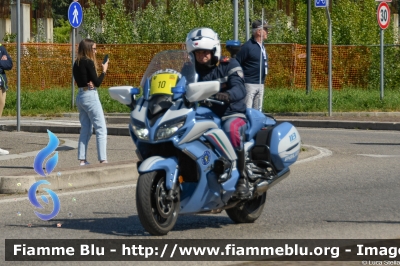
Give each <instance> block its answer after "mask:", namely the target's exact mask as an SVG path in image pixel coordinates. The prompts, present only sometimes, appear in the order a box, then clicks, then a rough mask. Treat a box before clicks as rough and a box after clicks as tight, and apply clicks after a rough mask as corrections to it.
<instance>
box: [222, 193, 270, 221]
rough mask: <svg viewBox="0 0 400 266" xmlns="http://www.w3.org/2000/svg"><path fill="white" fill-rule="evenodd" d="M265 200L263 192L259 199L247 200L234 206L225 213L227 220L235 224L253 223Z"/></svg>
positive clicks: (258, 215) (265, 194)
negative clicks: (229, 219)
mask: <svg viewBox="0 0 400 266" xmlns="http://www.w3.org/2000/svg"><path fill="white" fill-rule="evenodd" d="M266 198H267V192H264V193H263V194H262V195H261V196H259V197H256V198H254V199H251V200H248V201H246V202H244V203H243V204H240V205H236V206H235V207H233V208H230V209H227V210H225V211H226V213H227V214H228V216H229V218H231V220H232V221H234V222H235V223H254V222H255V221H256V220H257V219H258V217H260V215H261V213H262V211H263V209H264V205H265V200H266Z"/></svg>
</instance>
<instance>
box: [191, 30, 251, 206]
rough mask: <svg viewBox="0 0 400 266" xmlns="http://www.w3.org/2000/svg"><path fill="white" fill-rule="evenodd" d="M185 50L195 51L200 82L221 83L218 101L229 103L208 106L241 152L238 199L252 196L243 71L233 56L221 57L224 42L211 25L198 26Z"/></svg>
mask: <svg viewBox="0 0 400 266" xmlns="http://www.w3.org/2000/svg"><path fill="white" fill-rule="evenodd" d="M186 50H187V51H188V53H193V55H194V57H195V58H194V59H195V60H194V61H195V66H196V72H197V74H198V75H199V81H212V80H217V81H219V82H220V83H221V85H220V86H221V87H220V92H219V93H217V94H216V95H215V98H216V99H217V100H220V101H223V102H225V103H226V104H224V105H218V104H212V105H211V106H208V107H209V108H210V109H211V110H212V111H213V112H214V113H215V114H216V115H217V116H219V117H221V120H222V128H223V130H224V132H225V133H226V135H227V136H228V138H229V140H230V141H231V143H232V146H233V148H234V149H235V150H236V153H237V155H238V170H239V172H240V174H241V176H240V179H239V181H238V183H237V185H236V193H237V196H238V197H239V198H246V197H248V196H249V195H250V191H249V187H248V181H247V177H246V174H245V170H244V168H245V158H244V148H243V142H242V141H243V136H244V134H245V131H246V129H247V124H246V115H245V114H246V105H245V103H244V98H245V97H246V89H245V87H244V76H243V70H242V68H241V67H240V65H239V63H238V62H237V61H236V59H234V58H221V45H220V40H219V37H218V34H217V33H215V32H214V31H213V30H212V29H210V28H196V29H193V30H192V31H190V32H189V34H188V35H187V38H186Z"/></svg>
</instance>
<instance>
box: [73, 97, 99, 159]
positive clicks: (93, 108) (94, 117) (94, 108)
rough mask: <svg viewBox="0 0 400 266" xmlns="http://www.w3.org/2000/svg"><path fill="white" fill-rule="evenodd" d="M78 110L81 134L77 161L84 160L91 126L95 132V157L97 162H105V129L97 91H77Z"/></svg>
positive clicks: (90, 134)
mask: <svg viewBox="0 0 400 266" xmlns="http://www.w3.org/2000/svg"><path fill="white" fill-rule="evenodd" d="M76 106H77V107H78V110H79V121H80V122H81V132H80V135H79V144H78V160H86V153H87V148H88V144H89V140H90V137H91V136H92V131H93V129H92V128H93V126H94V128H95V130H96V144H97V157H98V160H99V161H105V160H107V127H106V120H105V118H104V113H103V107H102V106H101V103H100V99H99V94H98V93H97V90H87V91H79V93H78V95H77V96H76Z"/></svg>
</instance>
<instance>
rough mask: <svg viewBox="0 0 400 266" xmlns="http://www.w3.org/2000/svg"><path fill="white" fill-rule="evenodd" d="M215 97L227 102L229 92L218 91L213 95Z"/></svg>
mask: <svg viewBox="0 0 400 266" xmlns="http://www.w3.org/2000/svg"><path fill="white" fill-rule="evenodd" d="M215 99H217V100H220V101H223V102H229V93H227V92H219V93H217V94H216V95H215Z"/></svg>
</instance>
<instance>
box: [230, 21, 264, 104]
mask: <svg viewBox="0 0 400 266" xmlns="http://www.w3.org/2000/svg"><path fill="white" fill-rule="evenodd" d="M252 28H253V36H252V37H251V38H250V39H249V40H248V41H247V42H246V43H244V44H243V46H242V47H241V49H240V51H239V52H238V53H237V55H236V59H237V60H238V62H239V63H240V65H241V66H242V68H243V73H244V80H245V86H246V91H247V96H246V100H245V103H246V106H247V108H254V109H257V110H260V111H262V101H263V97H264V83H265V76H266V75H267V73H268V54H267V51H265V48H264V42H263V41H264V40H266V39H267V36H268V28H270V26H269V25H268V23H267V22H266V21H264V22H263V21H261V20H256V21H254V22H253V24H252Z"/></svg>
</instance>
